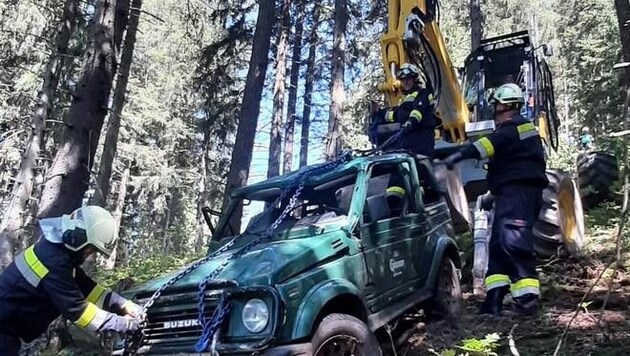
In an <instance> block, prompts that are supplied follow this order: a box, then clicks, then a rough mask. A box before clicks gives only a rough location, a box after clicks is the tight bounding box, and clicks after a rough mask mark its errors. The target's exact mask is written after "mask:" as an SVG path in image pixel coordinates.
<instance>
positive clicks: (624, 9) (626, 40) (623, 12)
mask: <svg viewBox="0 0 630 356" xmlns="http://www.w3.org/2000/svg"><path fill="white" fill-rule="evenodd" d="M615 12H616V13H617V22H618V24H619V36H620V38H621V54H622V57H623V60H624V61H626V62H630V2H629V1H628V0H615ZM624 71H625V73H624V74H625V75H624V77H625V78H624V82H625V83H624V85H625V86H630V66H628V67H625V69H624Z"/></svg>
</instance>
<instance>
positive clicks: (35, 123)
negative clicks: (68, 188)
mask: <svg viewBox="0 0 630 356" xmlns="http://www.w3.org/2000/svg"><path fill="white" fill-rule="evenodd" d="M77 5H78V1H77V0H66V1H65V2H64V6H63V12H62V14H61V18H60V20H59V25H58V27H57V38H56V41H55V47H54V49H53V52H52V53H51V55H50V58H49V60H48V63H47V64H46V70H45V72H44V75H43V77H44V82H43V83H42V87H41V90H40V91H39V93H38V95H37V104H36V105H35V110H34V113H33V115H32V117H31V133H30V136H29V138H28V141H27V144H26V148H25V150H24V153H23V157H22V161H21V163H20V168H19V170H18V174H17V177H16V179H15V184H14V185H13V190H12V192H11V203H10V204H9V206H8V208H7V209H6V210H5V211H4V216H3V218H2V227H1V229H0V230H1V231H0V270H1V269H4V267H6V266H7V265H8V264H9V263H11V261H12V260H13V253H14V252H15V249H16V246H17V243H18V241H19V240H20V238H21V233H22V231H23V230H22V229H23V227H24V221H25V218H26V215H27V213H28V210H29V209H28V205H29V201H30V199H31V196H32V194H33V185H34V176H35V168H36V165H37V159H38V158H39V154H40V150H41V148H42V143H43V138H44V130H45V127H46V121H47V120H48V118H49V117H50V114H51V112H52V109H53V99H54V97H55V92H56V91H57V86H58V84H59V74H60V71H61V69H62V68H61V67H62V65H63V63H64V60H63V58H64V56H66V55H67V52H68V43H69V41H70V37H71V35H72V32H73V30H74V24H75V22H76V21H75V20H76V17H77V12H78V9H77Z"/></svg>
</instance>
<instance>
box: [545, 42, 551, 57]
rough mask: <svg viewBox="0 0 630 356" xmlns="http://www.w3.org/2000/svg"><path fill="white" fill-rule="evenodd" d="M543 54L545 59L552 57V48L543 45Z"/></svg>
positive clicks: (548, 45)
mask: <svg viewBox="0 0 630 356" xmlns="http://www.w3.org/2000/svg"><path fill="white" fill-rule="evenodd" d="M543 53H544V54H545V57H551V56H553V47H552V46H551V45H550V44H544V45H543Z"/></svg>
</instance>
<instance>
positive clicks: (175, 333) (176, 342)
mask: <svg viewBox="0 0 630 356" xmlns="http://www.w3.org/2000/svg"><path fill="white" fill-rule="evenodd" d="M196 298H197V296H196V294H188V295H184V296H182V298H181V299H180V298H168V301H164V302H162V303H159V304H158V303H156V304H155V305H154V306H153V307H151V308H150V309H149V310H148V312H147V327H146V328H145V329H144V330H145V338H144V343H143V345H146V346H152V348H153V346H155V347H169V346H178V347H180V346H186V345H191V346H192V345H194V344H195V343H196V342H197V340H198V339H199V336H201V326H200V325H199V321H198V317H199V314H198V313H199V312H198V309H197V308H198V303H197V301H196ZM204 303H205V314H206V317H207V318H210V317H211V316H212V313H213V312H214V309H215V308H216V305H217V299H216V298H215V297H206V298H205V300H204Z"/></svg>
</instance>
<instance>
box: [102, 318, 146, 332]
mask: <svg viewBox="0 0 630 356" xmlns="http://www.w3.org/2000/svg"><path fill="white" fill-rule="evenodd" d="M140 323H141V321H140V320H139V319H136V318H132V317H129V316H118V315H112V316H111V318H110V319H109V320H108V321H107V322H106V323H105V325H104V326H103V328H102V331H104V332H107V331H114V332H117V333H120V334H131V333H135V332H136V331H138V329H140Z"/></svg>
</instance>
